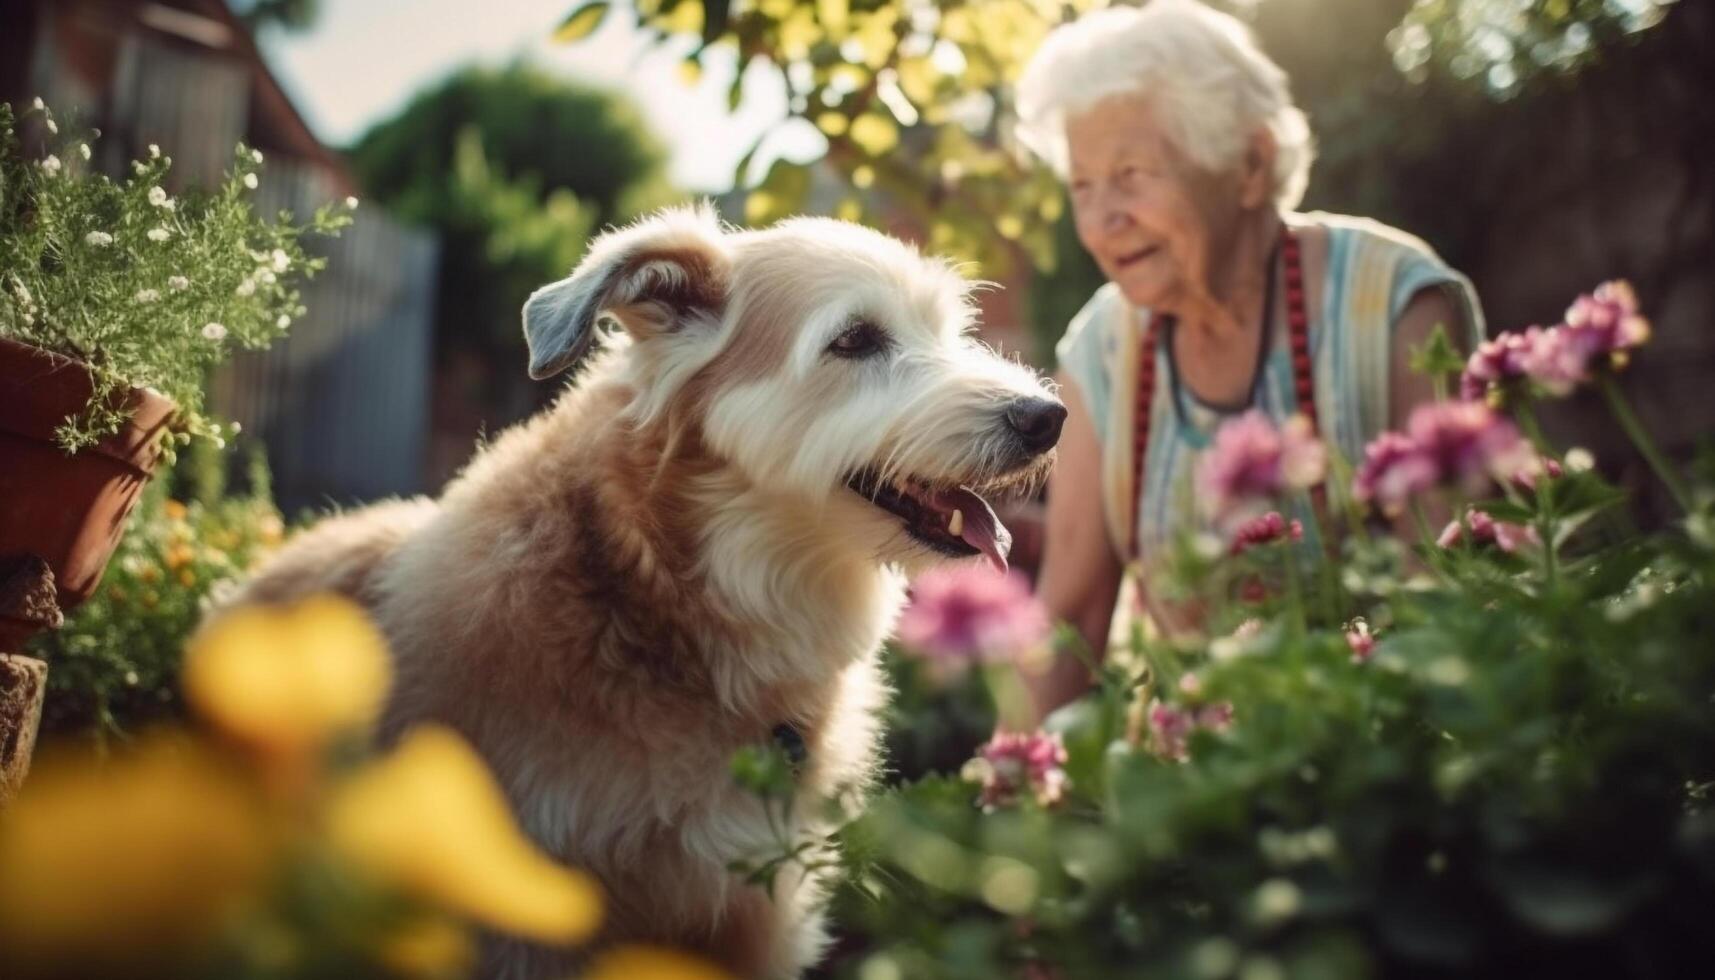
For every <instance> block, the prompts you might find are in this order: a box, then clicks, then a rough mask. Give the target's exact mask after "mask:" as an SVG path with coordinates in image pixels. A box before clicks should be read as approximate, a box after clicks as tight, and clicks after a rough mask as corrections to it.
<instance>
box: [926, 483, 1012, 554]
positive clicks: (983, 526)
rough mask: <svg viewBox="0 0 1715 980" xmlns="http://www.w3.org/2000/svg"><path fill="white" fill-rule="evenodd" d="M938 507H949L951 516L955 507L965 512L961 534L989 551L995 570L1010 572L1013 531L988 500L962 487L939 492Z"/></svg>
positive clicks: (947, 509) (970, 543)
mask: <svg viewBox="0 0 1715 980" xmlns="http://www.w3.org/2000/svg"><path fill="white" fill-rule="evenodd" d="M935 507H936V509H938V510H943V511H946V512H947V514H948V515H949V516H950V515H951V514H952V512H953V511H955V510H956V511H959V512H960V513H961V514H963V515H964V517H963V521H964V526H963V527H962V528H960V529H959V537H960V538H962V539H964V542H965V543H966V544H968V545H970V546H971V547H973V548H975V549H977V550H978V551H980V552H982V553H983V554H984V555H987V556H988V560H989V564H991V565H993V566H994V569H995V571H997V572H1001V573H1003V574H1004V573H1005V572H1006V556H1007V553H1008V552H1010V551H1011V550H1012V532H1011V531H1008V530H1007V529H1006V525H1004V524H1002V523H1001V522H1000V518H998V517H996V516H994V510H993V508H991V507H989V504H988V501H986V500H984V499H983V498H981V497H979V496H977V495H976V494H975V493H972V492H971V491H969V490H967V489H965V488H964V487H959V488H958V489H957V490H944V491H942V492H941V493H938V494H936V495H935Z"/></svg>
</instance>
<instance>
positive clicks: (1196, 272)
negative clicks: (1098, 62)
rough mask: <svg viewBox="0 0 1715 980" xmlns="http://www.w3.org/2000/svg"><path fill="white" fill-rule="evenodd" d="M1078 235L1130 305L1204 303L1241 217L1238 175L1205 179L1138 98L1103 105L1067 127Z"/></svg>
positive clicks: (1120, 98) (1115, 98)
mask: <svg viewBox="0 0 1715 980" xmlns="http://www.w3.org/2000/svg"><path fill="white" fill-rule="evenodd" d="M1066 142H1067V148H1068V151H1069V157H1070V159H1069V163H1070V184H1071V192H1072V211H1073V216H1074V217H1075V218H1076V220H1077V224H1078V237H1079V239H1080V240H1082V241H1083V243H1084V247H1085V248H1086V249H1088V250H1089V252H1090V254H1091V255H1092V256H1094V257H1095V259H1096V263H1097V264H1098V265H1100V266H1101V268H1102V271H1103V272H1104V273H1106V274H1107V277H1108V280H1109V281H1111V282H1113V283H1114V284H1115V285H1117V286H1119V288H1120V291H1121V292H1122V293H1124V294H1125V297H1126V299H1127V300H1128V301H1129V302H1130V303H1131V304H1132V305H1134V306H1147V307H1152V308H1164V309H1173V308H1175V307H1178V306H1183V305H1185V304H1186V303H1187V302H1188V301H1190V300H1192V299H1201V298H1205V297H1207V295H1208V294H1209V292H1210V277H1211V270H1212V266H1213V265H1214V263H1215V262H1216V261H1217V259H1218V257H1219V256H1220V255H1222V254H1224V252H1223V250H1224V249H1226V248H1227V247H1228V246H1230V245H1231V243H1232V237H1233V234H1234V232H1235V230H1236V229H1237V226H1238V222H1239V217H1240V215H1241V214H1242V213H1243V203H1242V202H1241V197H1242V196H1243V195H1241V188H1240V186H1239V185H1240V183H1241V181H1240V178H1239V176H1238V175H1237V174H1209V173H1206V172H1204V171H1202V170H1200V169H1198V168H1197V167H1196V166H1194V165H1193V164H1191V162H1190V161H1189V160H1187V159H1186V158H1185V156H1184V155H1183V154H1182V153H1180V152H1179V151H1178V149H1177V148H1175V147H1174V146H1173V144H1172V143H1171V142H1170V141H1169V139H1168V138H1167V135H1166V134H1165V133H1164V132H1163V130H1162V128H1161V126H1160V125H1159V124H1158V122H1157V114H1156V112H1155V111H1154V109H1152V108H1151V106H1150V103H1149V100H1148V99H1147V98H1146V97H1145V96H1142V95H1116V96H1113V97H1111V98H1107V99H1104V100H1102V101H1100V102H1098V103H1096V105H1095V106H1093V107H1092V108H1090V109H1088V110H1086V111H1084V112H1083V113H1081V114H1079V115H1076V116H1073V117H1071V118H1069V119H1068V120H1067V122H1066Z"/></svg>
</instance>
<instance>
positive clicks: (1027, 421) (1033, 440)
mask: <svg viewBox="0 0 1715 980" xmlns="http://www.w3.org/2000/svg"><path fill="white" fill-rule="evenodd" d="M1065 421H1066V406H1064V405H1062V404H1060V403H1059V402H1057V401H1054V400H1052V399H1048V398H1020V399H1017V400H1015V401H1014V402H1013V403H1012V404H1010V405H1008V406H1007V407H1006V423H1007V424H1008V425H1010V426H1012V431H1014V432H1016V433H1018V438H1019V439H1020V440H1021V441H1023V443H1024V446H1025V448H1026V449H1029V450H1030V451H1031V452H1033V453H1045V452H1047V451H1048V450H1050V449H1053V448H1054V444H1055V443H1057V442H1059V441H1060V426H1061V425H1062V424H1064V423H1065Z"/></svg>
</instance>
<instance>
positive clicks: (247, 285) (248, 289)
mask: <svg viewBox="0 0 1715 980" xmlns="http://www.w3.org/2000/svg"><path fill="white" fill-rule="evenodd" d="M233 292H235V293H237V294H238V295H240V296H254V295H256V280H254V279H246V280H244V281H243V282H241V283H239V284H238V288H237V289H235V290H233Z"/></svg>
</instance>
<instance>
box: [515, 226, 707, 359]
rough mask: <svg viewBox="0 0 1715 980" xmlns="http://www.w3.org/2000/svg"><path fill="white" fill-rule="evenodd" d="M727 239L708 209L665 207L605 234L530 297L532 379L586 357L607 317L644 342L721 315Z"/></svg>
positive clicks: (527, 311)
mask: <svg viewBox="0 0 1715 980" xmlns="http://www.w3.org/2000/svg"><path fill="white" fill-rule="evenodd" d="M723 239H724V233H723V232H722V231H721V227H720V223H719V221H718V220H717V219H716V218H715V216H714V214H713V212H711V211H709V210H708V209H706V208H696V209H690V208H685V209H675V210H670V211H663V212H661V213H659V214H656V215H653V216H651V217H648V218H645V219H643V220H642V221H639V222H638V223H637V224H634V225H632V226H630V227H628V228H621V229H618V230H616V231H610V232H607V233H605V234H603V235H601V236H600V237H599V238H597V239H596V240H595V241H594V242H593V243H592V244H591V245H590V250H589V254H587V255H585V256H584V260H583V261H582V262H579V263H578V267H577V268H576V269H575V270H573V272H572V274H571V275H570V276H568V277H566V278H565V279H562V280H560V281H559V282H556V283H551V284H549V285H546V286H543V287H542V288H541V289H538V290H536V292H534V293H532V294H531V296H530V298H529V299H528V300H526V301H525V303H524V339H525V341H526V342H527V343H528V344H529V345H530V377H532V378H535V379H536V380H538V381H540V380H542V379H543V378H550V377H553V376H554V375H556V374H559V373H560V372H561V371H564V370H566V369H567V368H569V367H572V366H573V365H575V364H577V363H578V362H579V361H580V360H582V359H583V358H584V356H585V355H587V354H588V353H589V351H590V348H591V347H593V346H594V344H595V339H596V334H597V330H596V324H597V321H599V320H601V319H603V318H604V317H611V318H612V319H614V320H616V321H618V322H619V324H620V325H621V326H623V327H624V328H625V329H626V330H627V331H628V332H630V333H631V335H632V336H633V337H636V338H638V339H640V340H641V339H644V338H647V337H650V336H654V335H657V334H661V333H668V332H671V331H674V330H678V329H681V328H682V327H684V326H685V325H686V324H687V323H691V322H698V321H700V322H711V321H715V320H718V319H719V318H720V315H721V311H722V309H723V308H724V307H725V306H726V292H727V268H728V259H727V252H726V246H725V243H724V241H723Z"/></svg>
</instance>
